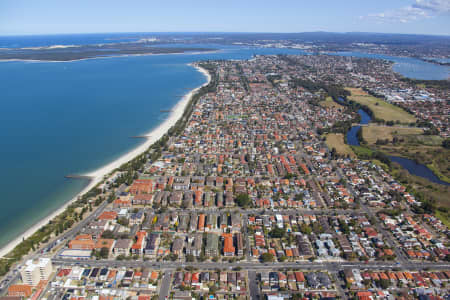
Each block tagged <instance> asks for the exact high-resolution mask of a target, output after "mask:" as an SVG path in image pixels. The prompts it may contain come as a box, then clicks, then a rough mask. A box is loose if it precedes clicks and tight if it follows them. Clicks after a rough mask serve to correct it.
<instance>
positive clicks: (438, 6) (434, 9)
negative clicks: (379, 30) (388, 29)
mask: <svg viewBox="0 0 450 300" xmlns="http://www.w3.org/2000/svg"><path fill="white" fill-rule="evenodd" d="M438 15H450V0H415V1H414V3H412V4H411V5H408V6H405V7H401V8H398V9H394V10H389V11H385V12H382V13H375V14H369V15H367V16H362V17H360V19H368V20H375V21H377V22H380V23H385V22H392V23H408V22H412V21H417V20H423V19H427V18H433V17H436V16H438Z"/></svg>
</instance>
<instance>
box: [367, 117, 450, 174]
mask: <svg viewBox="0 0 450 300" xmlns="http://www.w3.org/2000/svg"><path fill="white" fill-rule="evenodd" d="M423 133H424V132H423V130H422V129H420V128H409V127H390V126H377V125H373V124H370V125H368V126H363V127H362V136H363V139H364V141H365V142H367V144H368V146H369V147H372V148H374V149H376V150H379V151H382V152H383V153H386V154H389V155H394V156H401V157H406V158H409V159H412V160H415V161H417V162H419V163H421V164H423V165H426V166H427V167H428V168H429V169H430V170H431V171H433V173H434V174H436V176H438V177H439V179H441V180H443V181H445V182H450V162H449V160H448V157H450V150H449V149H445V148H443V147H442V146H441V144H442V138H441V137H439V136H430V135H424V134H423ZM394 138H396V139H397V142H395V143H394V142H393V141H394ZM378 140H380V141H387V143H382V144H379V145H378V144H377V141H378Z"/></svg>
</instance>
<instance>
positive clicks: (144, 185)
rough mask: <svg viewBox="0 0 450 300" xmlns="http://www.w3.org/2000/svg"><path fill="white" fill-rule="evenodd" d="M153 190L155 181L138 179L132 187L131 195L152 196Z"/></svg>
mask: <svg viewBox="0 0 450 300" xmlns="http://www.w3.org/2000/svg"><path fill="white" fill-rule="evenodd" d="M152 190H153V181H152V180H151V179H136V180H135V181H134V182H133V184H132V185H131V187H130V194H132V195H139V194H150V193H151V192H152Z"/></svg>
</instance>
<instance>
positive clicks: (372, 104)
mask: <svg viewBox="0 0 450 300" xmlns="http://www.w3.org/2000/svg"><path fill="white" fill-rule="evenodd" d="M347 90H348V91H350V93H351V96H349V97H348V99H349V100H353V101H355V102H357V103H359V104H361V105H366V106H367V107H369V108H370V110H372V111H373V113H374V116H375V118H377V119H383V120H385V121H394V122H396V121H399V122H400V123H411V122H415V121H416V118H415V117H414V116H413V115H411V114H410V113H408V112H406V111H405V110H403V109H402V108H400V107H397V106H395V105H392V104H390V103H387V102H386V101H383V100H382V99H378V98H375V97H373V96H370V95H369V94H367V93H366V92H365V91H363V90H362V89H360V88H347Z"/></svg>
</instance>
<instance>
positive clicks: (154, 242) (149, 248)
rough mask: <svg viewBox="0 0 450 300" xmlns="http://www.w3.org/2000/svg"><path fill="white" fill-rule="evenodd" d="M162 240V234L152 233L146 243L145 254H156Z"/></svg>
mask: <svg viewBox="0 0 450 300" xmlns="http://www.w3.org/2000/svg"><path fill="white" fill-rule="evenodd" d="M159 242H160V235H159V234H158V233H155V232H152V233H150V235H149V237H148V239H147V243H146V245H145V250H144V253H145V255H156V252H157V250H158V246H159Z"/></svg>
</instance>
